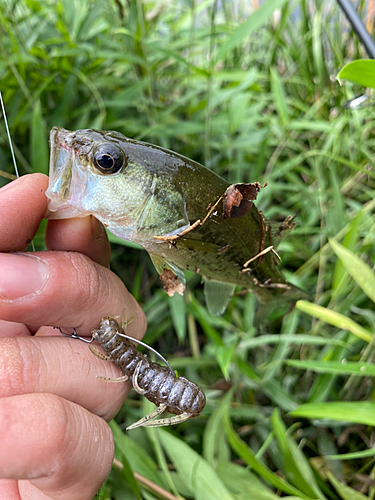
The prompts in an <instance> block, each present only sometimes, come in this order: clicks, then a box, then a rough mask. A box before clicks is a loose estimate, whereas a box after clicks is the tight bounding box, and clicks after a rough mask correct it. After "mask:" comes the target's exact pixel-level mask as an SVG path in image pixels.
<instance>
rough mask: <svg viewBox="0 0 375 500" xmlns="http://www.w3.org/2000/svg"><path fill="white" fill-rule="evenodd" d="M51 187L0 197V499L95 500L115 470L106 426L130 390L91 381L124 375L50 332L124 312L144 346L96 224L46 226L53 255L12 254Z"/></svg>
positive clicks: (13, 190) (16, 186)
mask: <svg viewBox="0 0 375 500" xmlns="http://www.w3.org/2000/svg"><path fill="white" fill-rule="evenodd" d="M47 182H48V178H47V177H46V176H44V175H42V174H33V175H26V176H24V177H21V178H20V179H19V180H16V181H14V182H12V183H10V184H8V185H7V186H5V187H4V188H2V189H1V190H0V252H2V253H0V478H1V479H0V498H7V499H9V500H10V499H12V500H13V499H14V500H19V499H22V500H25V499H27V500H29V499H38V500H43V499H47V498H53V499H59V500H60V499H61V500H63V499H68V498H69V500H74V499H79V500H85V499H91V498H93V497H94V495H95V493H96V491H97V490H98V489H99V487H100V485H101V483H102V482H103V481H104V480H105V478H106V477H107V475H108V473H109V471H110V468H111V464H112V459H113V450H114V445H113V437H112V434H111V431H110V429H109V427H108V425H107V423H106V422H107V421H109V420H110V419H111V418H113V417H114V416H115V415H116V413H117V412H118V410H119V409H120V407H121V405H122V403H123V401H124V399H125V397H126V396H127V394H128V392H129V389H130V385H128V383H127V382H125V383H123V384H122V383H121V384H111V383H106V382H103V380H99V379H97V378H96V376H97V375H102V376H107V377H118V376H119V375H121V374H120V372H119V370H118V369H117V368H116V367H115V366H114V365H113V363H105V362H103V361H102V360H100V359H98V358H97V357H95V356H93V355H92V354H91V353H90V352H89V350H88V347H87V345H86V344H84V343H83V342H79V341H77V340H74V339H70V338H66V337H62V336H61V335H60V334H59V333H58V332H57V331H56V330H53V329H52V326H60V327H62V328H64V329H68V328H72V327H76V328H77V331H78V333H79V334H80V335H87V336H89V335H90V331H91V329H92V328H93V327H97V326H98V324H99V321H100V319H101V318H102V317H103V316H116V315H120V316H121V314H122V312H123V310H124V309H125V310H126V315H127V317H129V318H130V317H132V316H133V315H134V314H135V319H134V320H133V321H132V322H131V323H130V324H129V326H128V330H127V333H128V334H129V335H131V336H132V337H135V338H138V339H139V338H142V336H143V334H144V332H145V329H146V320H145V317H144V314H143V312H142V311H141V309H140V307H139V306H138V304H137V303H136V301H135V300H134V298H133V297H132V296H131V295H130V294H129V292H128V291H127V290H126V288H125V286H124V285H123V283H122V282H121V280H120V279H119V278H118V277H117V276H116V275H115V274H113V273H112V272H111V271H110V270H109V258H110V248H109V243H108V240H107V237H106V234H105V231H104V228H103V226H102V225H101V224H100V223H99V222H98V221H96V219H94V218H93V217H87V218H83V219H70V220H61V221H49V222H48V227H47V232H46V244H47V248H48V249H49V251H46V252H36V253H32V254H30V253H28V254H20V253H17V254H11V253H8V252H22V251H23V250H25V248H26V247H27V244H28V243H29V241H30V240H31V239H32V238H33V237H34V235H35V233H36V231H37V228H38V227H39V224H40V221H41V220H42V218H43V216H44V214H45V212H46V208H47V200H46V197H45V195H44V193H45V190H46V188H47ZM51 250H53V251H51ZM64 331H67V330H64Z"/></svg>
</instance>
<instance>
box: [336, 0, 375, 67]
mask: <svg viewBox="0 0 375 500" xmlns="http://www.w3.org/2000/svg"><path fill="white" fill-rule="evenodd" d="M337 3H338V4H339V6H340V7H341V9H342V11H343V12H344V14H345V16H346V18H347V20H348V21H349V23H350V24H351V25H352V28H353V30H354V32H355V33H356V35H357V37H358V39H359V41H360V42H361V43H362V45H363V46H364V48H365V49H366V52H367V54H368V56H369V57H370V59H375V41H374V39H373V38H372V36H371V35H370V33H369V32H368V31H367V29H366V27H365V25H364V24H363V23H362V21H361V20H360V18H359V16H358V14H357V12H356V10H355V9H354V7H353V5H352V4H351V3H350V0H337Z"/></svg>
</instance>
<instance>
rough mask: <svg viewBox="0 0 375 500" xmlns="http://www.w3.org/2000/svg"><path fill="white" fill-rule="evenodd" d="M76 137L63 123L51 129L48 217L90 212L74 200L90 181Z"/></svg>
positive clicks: (80, 196) (55, 217)
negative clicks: (80, 155) (63, 126)
mask: <svg viewBox="0 0 375 500" xmlns="http://www.w3.org/2000/svg"><path fill="white" fill-rule="evenodd" d="M74 138H75V134H74V132H71V131H69V130H65V129H63V128H61V127H53V129H52V130H51V132H50V148H51V154H50V166H49V177H50V182H49V186H48V189H47V191H46V196H47V198H49V199H50V202H49V205H48V210H49V217H48V218H49V219H70V218H72V217H86V216H87V215H88V213H89V212H87V210H85V209H84V208H83V207H82V206H80V205H79V204H77V203H76V202H73V200H79V199H82V197H83V196H84V194H85V193H84V191H85V186H86V185H87V171H86V169H85V168H82V165H81V162H80V159H79V156H78V150H77V148H76V147H75V143H74Z"/></svg>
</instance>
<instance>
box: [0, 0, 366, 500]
mask: <svg viewBox="0 0 375 500" xmlns="http://www.w3.org/2000/svg"><path fill="white" fill-rule="evenodd" d="M368 5H369V7H370V6H373V4H372V2H368ZM360 13H361V15H362V17H364V16H365V14H366V6H365V5H364V2H360ZM368 21H369V26H370V28H371V22H372V19H371V18H369V20H368ZM362 56H363V53H362V51H361V50H360V47H359V45H358V42H357V41H356V39H355V37H354V35H353V34H352V33H351V32H350V30H349V29H348V27H347V24H346V22H345V20H344V19H343V17H342V15H341V14H340V12H339V10H338V8H337V7H336V4H335V2H333V1H331V2H324V1H323V0H312V1H307V0H294V1H293V0H290V1H285V0H269V1H268V2H266V3H265V2H260V7H259V5H258V2H257V1H255V0H254V1H253V2H252V3H251V2H249V1H245V0H244V1H240V0H222V1H221V2H219V1H217V0H202V1H198V0H178V1H177V0H175V1H172V0H150V1H146V0H128V1H123V0H84V1H83V0H75V1H73V0H41V1H35V0H25V1H23V2H19V1H16V0H2V1H1V3H0V86H1V89H2V91H3V95H4V100H5V103H6V107H7V112H8V119H9V123H10V129H11V133H12V137H13V141H14V144H15V147H16V156H17V160H18V164H19V166H20V168H21V171H22V173H27V172H35V171H41V172H45V173H47V171H48V131H49V129H50V128H51V127H52V126H54V125H60V126H63V127H66V128H69V129H77V128H100V129H109V130H111V129H114V130H118V131H120V132H122V133H124V134H125V135H127V136H130V137H133V138H135V139H139V140H145V141H147V142H152V143H155V144H159V145H161V146H164V147H167V148H170V149H173V150H176V151H178V152H180V153H182V154H185V155H186V156H189V157H191V158H193V159H195V160H197V161H200V162H202V163H204V164H205V165H206V166H208V167H209V168H211V169H212V170H214V171H215V172H217V173H219V174H220V175H222V176H224V177H225V178H226V179H228V180H229V181H231V182H250V181H259V182H262V183H263V182H267V183H268V187H267V188H266V189H264V190H262V192H261V194H260V196H259V198H258V200H259V201H258V207H259V208H260V209H262V211H263V213H264V214H266V216H267V217H269V218H272V219H276V220H280V221H281V220H283V219H284V218H285V217H286V216H287V215H289V214H297V220H298V228H297V229H296V230H295V231H294V232H293V234H292V235H291V236H290V238H289V240H288V241H287V242H284V243H282V245H281V247H280V254H281V256H282V259H283V266H284V273H285V276H286V277H287V278H288V279H289V280H290V281H291V282H293V283H294V284H296V285H298V286H300V287H301V288H303V289H305V290H307V291H309V292H310V294H311V295H312V297H314V300H313V301H312V302H314V304H313V303H312V302H311V303H308V302H300V303H298V306H297V308H296V309H295V310H294V311H293V312H292V313H291V314H289V315H287V316H285V317H284V318H279V317H273V318H270V319H269V322H268V323H267V324H266V326H264V327H263V328H262V330H261V331H259V330H256V329H255V328H254V327H253V325H252V318H253V315H254V308H255V301H254V297H253V296H252V295H250V294H249V295H245V296H238V297H235V298H234V299H233V300H232V302H231V304H230V307H229V308H228V310H227V312H226V313H225V315H224V316H223V317H220V318H214V317H211V316H210V315H209V314H208V312H207V311H206V309H205V306H204V300H203V294H202V288H201V284H200V278H199V276H197V275H194V274H189V275H188V288H187V292H186V294H185V297H184V298H181V297H174V298H173V299H169V298H168V297H167V295H166V294H165V293H164V292H163V291H162V290H161V288H160V283H159V280H158V276H157V274H156V273H155V271H154V269H153V267H152V265H151V262H150V260H149V258H148V256H147V254H146V253H145V252H143V251H139V250H136V249H134V248H131V247H129V246H127V245H126V246H123V245H118V244H114V245H113V259H112V269H113V270H114V271H115V272H116V273H117V274H119V275H120V276H121V278H122V279H123V280H124V282H125V283H126V285H127V286H128V288H129V289H130V291H131V292H132V293H133V294H134V295H135V297H136V298H137V299H138V300H139V301H140V302H141V303H142V304H143V307H144V310H145V312H146V314H147V317H148V322H149V329H148V332H147V335H146V337H145V341H146V342H147V343H149V344H152V345H154V347H156V348H157V349H159V350H160V351H161V352H162V353H163V354H164V355H166V356H167V357H168V359H169V361H170V363H171V364H172V366H173V367H174V368H175V369H178V370H179V372H180V373H184V374H185V375H186V376H187V377H189V378H190V379H192V380H194V381H196V382H197V383H199V384H200V386H201V387H202V388H203V389H204V391H205V393H206V395H207V398H208V403H207V407H206V409H205V410H204V412H203V415H202V416H201V417H200V418H197V419H195V420H192V421H188V422H186V423H184V424H182V425H180V426H178V427H176V428H172V429H167V430H159V429H157V430H155V429H137V430H134V431H132V432H129V433H123V432H122V431H123V429H124V428H125V426H126V425H127V424H129V423H131V422H133V421H135V420H136V419H138V418H139V417H140V416H141V415H143V414H145V412H147V411H148V410H149V407H148V406H149V403H148V402H147V401H142V400H141V399H142V398H141V399H139V398H138V397H137V396H136V395H134V394H132V395H131V397H130V398H129V399H128V401H127V403H126V404H125V405H124V407H123V409H122V411H121V412H120V414H119V415H118V416H117V418H116V421H114V422H112V428H113V431H114V435H115V440H116V457H117V460H118V461H117V462H116V464H117V466H116V467H115V468H114V469H113V471H112V473H111V475H110V477H109V478H108V480H107V482H106V483H105V485H104V486H103V487H102V490H101V492H100V495H101V496H100V498H103V499H107V498H115V499H123V498H127V499H133V498H134V499H139V498H142V497H143V498H146V499H154V498H176V497H178V498H180V496H182V497H184V498H194V499H204V500H207V499H220V500H224V499H228V500H232V499H236V500H245V499H256V500H258V499H259V500H272V499H276V498H278V497H288V498H289V499H292V498H298V499H299V498H301V499H305V500H309V499H329V500H336V499H343V500H348V499H354V500H361V499H364V498H375V488H374V477H375V468H374V465H375V459H374V457H375V449H374V448H373V446H374V439H375V435H374V432H373V429H372V427H373V426H374V424H375V404H374V399H375V393H374V387H373V375H374V374H375V369H374V366H373V364H372V363H373V359H374V354H375V349H374V344H373V342H372V332H373V331H374V328H375V313H374V303H373V301H375V285H374V281H375V278H374V275H373V271H372V269H371V268H372V267H373V265H374V256H375V236H374V235H375V226H374V218H373V214H374V208H375V202H374V198H375V196H374V195H375V182H374V177H375V175H374V169H373V167H374V163H373V151H374V146H375V137H374V124H375V114H374V108H372V107H367V108H365V109H348V108H345V106H344V104H345V102H346V101H347V100H348V99H350V98H352V97H353V96H354V95H355V94H356V93H359V92H360V91H361V90H362V89H361V88H360V87H354V86H353V85H352V84H350V83H346V84H345V85H344V86H340V84H339V83H338V82H337V81H336V79H335V76H336V74H337V72H338V71H339V70H340V69H341V68H342V67H343V65H344V63H345V62H349V61H351V60H353V59H356V58H360V57H362ZM0 134H1V135H0V146H1V149H0V165H1V167H0V168H1V169H2V170H3V171H6V172H8V173H13V167H12V164H11V160H10V152H9V147H8V143H7V140H6V136H5V128H4V123H3V122H1V123H0ZM6 182H7V181H6V179H5V178H1V177H0V185H2V184H5V183H6ZM36 245H37V247H38V248H43V228H41V231H40V234H39V235H38V237H37V240H36ZM338 257H339V258H338ZM353 278H354V279H353ZM121 462H122V464H121ZM131 471H135V472H136V475H135V477H136V479H137V481H134V479H133V475H132V473H131ZM141 476H143V477H144V478H147V479H148V480H149V481H151V482H152V483H154V486H152V485H151V486H152V487H151V488H150V486H145V482H144V480H143V479H142V477H141ZM155 485H157V486H158V487H159V488H164V489H165V490H168V491H170V492H171V493H170V495H171V496H169V497H168V496H167V493H165V492H163V490H161V489H159V491H156V490H157V488H156V489H155ZM344 485H347V486H344Z"/></svg>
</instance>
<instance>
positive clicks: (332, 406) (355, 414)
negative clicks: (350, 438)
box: [290, 401, 375, 426]
mask: <svg viewBox="0 0 375 500" xmlns="http://www.w3.org/2000/svg"><path fill="white" fill-rule="evenodd" d="M290 415H292V416H293V417H302V418H310V419H316V418H317V419H319V418H324V419H330V420H341V421H343V422H355V423H357V424H365V425H372V426H375V404H374V403H370V402H367V401H360V402H352V401H334V402H332V403H307V404H304V405H301V406H299V407H298V408H297V409H295V410H293V411H291V412H290Z"/></svg>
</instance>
